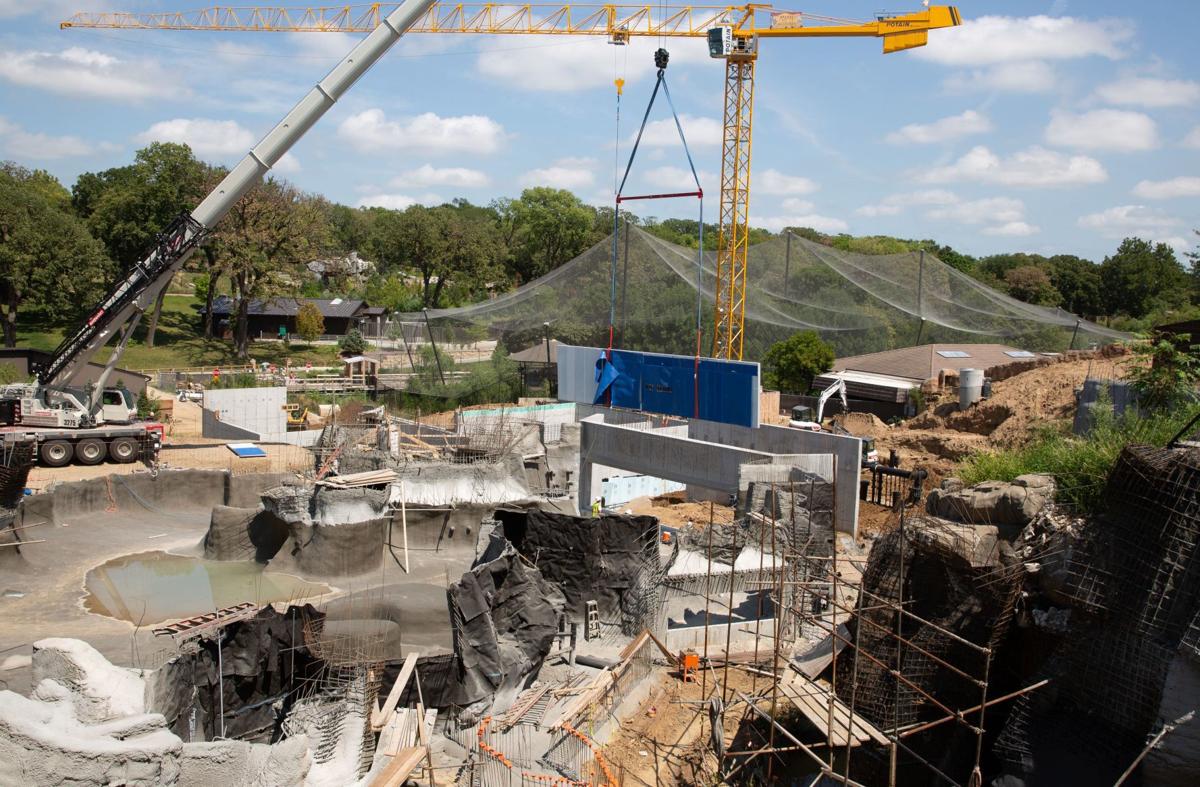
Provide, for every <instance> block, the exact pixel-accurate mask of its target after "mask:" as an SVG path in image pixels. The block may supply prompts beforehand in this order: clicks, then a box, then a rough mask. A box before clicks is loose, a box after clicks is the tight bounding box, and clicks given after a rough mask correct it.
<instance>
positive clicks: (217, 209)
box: [0, 0, 434, 467]
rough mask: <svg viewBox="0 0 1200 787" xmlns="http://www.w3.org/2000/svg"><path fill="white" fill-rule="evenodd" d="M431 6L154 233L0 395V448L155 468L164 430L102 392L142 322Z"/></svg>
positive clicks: (392, 26) (366, 46)
mask: <svg viewBox="0 0 1200 787" xmlns="http://www.w3.org/2000/svg"><path fill="white" fill-rule="evenodd" d="M433 3H434V0H407V1H406V2H404V3H402V4H401V5H400V6H399V7H397V8H396V9H395V10H394V11H392V13H390V14H388V16H387V17H386V18H384V20H383V21H382V23H381V24H379V25H378V26H377V27H376V28H375V29H374V30H373V31H372V32H371V33H369V34H368V35H367V36H366V37H365V38H363V39H362V40H361V41H359V42H358V43H357V44H356V45H355V46H354V47H353V48H352V49H351V50H350V52H349V54H347V55H346V56H345V57H344V58H342V60H341V61H340V62H339V63H338V64H337V65H336V66H334V67H333V70H332V71H330V72H329V73H328V74H327V75H326V76H325V78H324V79H322V80H321V81H320V82H318V83H317V85H316V86H315V87H314V88H313V89H312V90H310V91H309V92H308V94H307V95H305V96H304V98H302V99H301V100H300V102H299V103H297V104H296V106H295V107H293V108H292V110H291V111H290V112H288V114H287V115H286V116H285V117H284V118H283V120H282V121H280V122H279V124H277V125H276V126H275V127H274V128H273V129H271V131H270V132H268V133H267V135H266V136H265V137H263V138H262V140H261V141H259V143H258V144H257V145H255V146H254V147H253V148H252V149H251V150H250V152H249V153H248V154H246V156H245V158H243V159H242V160H241V161H240V162H238V164H237V166H235V167H234V168H233V169H232V170H230V172H229V174H228V175H226V176H225V178H224V179H223V180H222V181H221V182H220V183H219V184H217V187H216V188H215V189H213V190H212V191H211V192H209V194H208V195H207V196H206V197H205V198H204V199H203V200H202V201H201V202H200V204H199V205H197V206H196V208H195V210H193V211H192V212H191V213H188V212H186V211H185V212H184V213H182V214H181V215H179V216H178V217H176V218H175V219H174V221H172V222H171V224H170V225H169V226H168V227H167V228H166V230H164V231H163V232H162V233H160V234H159V236H158V238H157V242H156V245H155V248H154V249H152V250H151V251H150V253H149V255H148V256H147V257H146V258H145V259H144V260H142V261H141V262H140V263H138V264H136V265H134V266H133V268H132V269H131V270H129V272H128V273H126V274H125V275H124V277H123V278H121V279H119V280H118V281H117V283H116V284H115V285H114V286H113V287H112V289H111V290H110V291H109V293H108V294H107V295H106V296H105V298H104V300H102V301H101V302H100V303H99V304H98V305H97V306H96V308H94V309H93V310H92V311H91V313H90V315H89V316H88V318H87V319H86V320H85V321H84V322H83V324H82V325H80V326H79V327H78V328H77V329H75V331H74V332H73V333H71V334H69V335H68V336H67V337H66V338H65V339H64V340H63V342H62V343H61V344H60V345H59V346H58V348H57V349H55V351H54V353H53V355H51V357H50V360H48V361H45V362H36V363H34V364H33V367H32V369H31V371H32V372H33V374H34V376H35V377H36V382H35V383H31V384H21V385H11V386H7V387H5V388H3V389H0V448H7V447H9V446H11V445H15V444H18V443H23V444H29V443H30V442H32V443H33V447H34V449H35V450H34V451H33V452H32V454H33V456H34V457H36V459H37V460H39V461H40V462H41V463H42V464H45V465H49V466H53V467H60V466H62V465H66V464H69V463H70V462H71V461H72V460H77V461H79V462H81V463H83V464H98V463H100V462H103V461H104V460H105V459H106V458H107V459H109V460H111V461H114V462H132V461H134V460H136V459H138V458H141V459H143V460H145V461H147V462H153V461H154V460H155V459H156V458H157V456H158V451H159V448H160V446H161V443H162V425H161V424H144V423H143V424H139V423H136V422H134V418H133V415H132V413H131V408H130V407H129V404H130V402H129V400H128V399H127V398H126V395H125V393H122V392H121V391H120V390H119V389H115V388H106V387H105V386H106V384H107V383H108V379H109V377H110V376H111V375H112V371H113V369H114V368H116V365H117V362H118V361H119V360H120V358H121V356H122V354H124V352H125V348H126V347H127V346H128V344H129V340H130V338H131V337H132V336H133V332H134V330H135V329H136V328H137V325H138V323H139V321H140V320H141V317H142V314H143V313H144V312H145V311H146V309H148V308H150V307H151V306H152V305H153V304H154V302H155V300H157V298H158V294H159V293H160V292H161V291H162V289H163V288H164V287H166V286H167V283H168V282H170V280H171V277H173V276H174V275H175V273H176V272H178V271H179V269H180V268H182V267H183V264H184V263H185V262H187V260H188V258H189V257H190V256H191V255H192V253H193V252H194V251H195V250H196V249H197V248H198V247H199V246H200V245H202V244H203V242H204V240H205V237H206V236H207V234H208V233H209V232H210V231H211V230H212V229H213V228H214V227H215V226H216V225H217V223H218V222H219V221H220V220H221V219H222V218H224V217H225V214H226V213H228V212H229V210H230V209H231V208H232V207H233V206H234V205H235V204H236V203H237V201H238V200H239V199H241V198H242V197H243V196H244V195H245V194H246V192H247V191H249V190H250V189H251V188H253V187H254V186H255V185H256V184H257V183H258V182H259V181H260V180H262V178H263V176H264V175H266V173H267V172H268V171H269V170H270V169H271V167H273V166H275V164H276V163H277V162H278V161H279V159H281V158H282V157H283V155H284V154H285V153H287V152H288V150H289V149H291V147H292V146H293V145H295V144H296V142H297V141H299V139H300V138H301V137H303V136H304V134H305V133H306V132H307V131H308V130H309V129H310V128H311V127H312V126H313V124H314V123H316V122H317V121H318V120H319V119H320V118H321V116H322V115H324V114H325V113H326V112H327V111H328V110H329V108H330V107H332V106H333V105H334V104H335V103H336V102H337V100H338V99H339V98H341V96H342V95H343V94H344V93H345V92H346V91H347V90H349V89H350V88H351V87H352V86H353V85H354V83H355V82H356V81H358V78H359V77H361V76H362V75H363V74H365V73H366V72H367V70H368V69H370V68H371V66H373V65H374V64H375V63H376V62H377V61H378V60H379V59H380V58H381V57H383V55H384V54H385V53H386V52H387V51H388V50H389V49H391V47H392V45H393V44H395V43H396V41H398V40H399V39H400V37H401V36H402V35H404V33H405V32H406V31H407V30H408V29H409V28H410V27H411V26H412V25H413V24H414V23H416V22H417V21H418V20H419V19H421V17H423V16H424V15H425V13H426V12H427V11H428V10H429V7H430V6H432V5H433ZM114 336H116V337H117V344H116V346H115V347H114V348H113V351H112V355H111V356H110V357H109V359H108V361H107V363H106V364H105V366H104V369H103V371H102V372H101V373H100V376H99V378H98V379H97V380H96V382H95V384H94V385H91V386H87V387H84V386H83V384H82V382H81V379H80V378H81V377H82V375H83V371H84V370H85V369H86V368H87V366H88V363H89V361H90V360H91V359H92V357H93V356H94V355H95V354H96V352H97V351H98V350H99V349H100V348H101V347H103V346H104V345H105V344H107V343H108V341H109V340H110V339H112V338H113V337H114ZM5 453H7V452H5Z"/></svg>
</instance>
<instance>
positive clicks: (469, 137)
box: [338, 108, 505, 153]
mask: <svg viewBox="0 0 1200 787" xmlns="http://www.w3.org/2000/svg"><path fill="white" fill-rule="evenodd" d="M338 135H339V136H340V137H342V138H343V139H345V140H346V141H348V142H349V143H350V144H351V145H353V146H354V147H356V148H358V149H359V150H361V151H363V152H368V153H378V152H380V151H386V150H427V151H431V152H437V153H446V152H454V151H461V152H467V153H495V152H496V151H497V150H499V149H500V147H501V145H503V144H504V138H505V133H504V127H503V126H501V125H500V124H499V123H497V122H496V121H494V120H492V119H491V118H490V117H487V116H486V115H461V116H459V117H446V118H444V117H440V116H438V115H436V114H434V113H433V112H425V113H423V114H420V115H417V116H416V117H411V118H408V119H406V120H403V121H397V120H388V119H387V117H386V116H385V115H384V113H383V110H382V109H377V108H375V109H367V110H364V111H362V112H359V113H357V114H354V115H351V116H350V117H348V118H346V119H345V120H343V121H342V124H341V125H340V126H338Z"/></svg>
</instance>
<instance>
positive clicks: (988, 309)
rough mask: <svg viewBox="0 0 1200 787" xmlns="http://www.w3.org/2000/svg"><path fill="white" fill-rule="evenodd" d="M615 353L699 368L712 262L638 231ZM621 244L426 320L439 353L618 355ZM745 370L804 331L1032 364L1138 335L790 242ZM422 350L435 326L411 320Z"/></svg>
mask: <svg viewBox="0 0 1200 787" xmlns="http://www.w3.org/2000/svg"><path fill="white" fill-rule="evenodd" d="M617 247H618V249H619V254H618V261H617V262H618V270H617V287H616V289H617V293H616V318H615V328H616V338H615V341H614V346H615V347H621V348H629V349H637V350H645V351H651V352H666V353H677V354H681V355H692V354H694V352H695V346H696V337H695V322H696V317H695V309H696V287H697V279H699V282H700V285H699V286H700V288H701V290H702V294H703V307H702V308H703V312H704V313H703V315H702V319H701V325H702V326H703V328H704V331H705V333H706V335H705V336H704V337H703V341H702V343H701V346H702V347H705V348H707V347H709V346H710V345H711V340H712V337H711V330H712V303H713V297H712V288H713V283H714V278H715V274H714V254H713V253H705V255H703V270H702V271H701V275H700V276H699V277H697V275H696V265H697V253H696V250H695V249H690V248H686V247H683V246H677V245H675V244H672V243H668V242H666V241H664V240H661V239H659V238H657V237H655V236H653V235H650V234H649V233H647V232H645V231H644V230H641V229H639V228H637V227H630V228H629V230H628V231H627V232H622V233H621V234H620V236H619V237H618V238H617ZM612 248H613V238H612V237H611V236H610V237H609V238H607V239H605V240H603V241H601V242H599V243H597V244H596V245H595V246H593V247H592V248H590V249H588V250H587V251H585V252H584V253H583V254H580V255H579V256H578V257H576V258H575V259H573V260H571V261H570V262H568V263H566V264H564V265H562V266H561V267H559V268H557V269H555V270H553V271H551V272H550V273H548V274H546V275H545V276H542V277H541V278H539V279H537V280H535V281H532V282H529V283H528V284H525V285H523V286H521V287H518V288H517V289H515V290H513V291H511V292H508V293H504V294H503V295H500V296H498V297H496V298H493V299H491V300H488V301H484V302H482V303H477V304H473V305H470V306H463V307H459V308H453V309H436V310H430V311H429V313H428V320H429V323H428V325H429V327H431V328H432V331H433V335H434V337H435V339H436V340H437V341H438V342H442V341H448V342H456V341H462V340H463V339H464V338H466V337H475V338H482V337H483V336H484V335H486V336H489V337H491V338H495V339H498V340H499V341H500V342H501V343H502V344H503V345H504V346H505V347H507V348H508V349H509V350H513V351H515V350H519V349H523V348H525V347H528V346H532V345H534V344H537V343H539V342H541V341H544V339H545V338H546V334H547V328H546V326H545V324H546V323H549V329H548V331H549V334H550V335H551V336H552V337H553V338H555V339H558V340H560V341H562V342H565V343H568V344H582V345H590V346H593V347H604V346H606V345H607V341H608V325H609V305H610V271H611V262H612V260H611V250H612ZM748 268H749V284H748V296H747V306H746V336H747V338H746V349H745V357H746V359H747V360H756V359H759V358H761V357H762V355H763V354H764V353H765V352H766V350H767V349H768V348H769V347H770V346H771V345H772V344H773V343H774V342H777V341H779V340H781V339H784V338H786V337H787V336H789V335H791V334H792V333H794V332H796V331H803V330H814V331H816V332H817V333H819V334H820V335H821V337H822V338H823V339H825V340H826V341H828V342H830V343H831V344H832V345H833V346H834V348H835V350H836V351H837V353H838V355H842V356H845V355H856V354H859V353H867V352H877V351H880V350H887V349H894V348H897V347H908V346H912V345H915V344H920V343H929V342H950V343H953V342H964V343H966V342H1001V343H1005V344H1011V345H1014V346H1016V347H1019V348H1021V349H1026V350H1031V351H1062V350H1067V349H1070V348H1074V349H1083V348H1086V347H1088V346H1090V345H1092V344H1108V343H1111V342H1113V341H1117V340H1121V339H1125V338H1128V334H1124V333H1121V332H1119V331H1114V330H1111V329H1109V328H1105V327H1103V326H1101V325H1097V324H1095V323H1092V322H1089V321H1087V320H1083V319H1081V318H1078V317H1076V316H1075V315H1073V314H1070V313H1068V312H1065V311H1062V310H1060V309H1053V308H1047V307H1043V306H1034V305H1032V304H1028V303H1024V302H1022V301H1019V300H1017V299H1015V298H1012V297H1010V296H1008V295H1005V294H1003V293H1000V292H997V291H996V290H993V289H992V288H990V287H988V286H986V285H985V284H983V283H981V282H979V281H976V280H975V279H973V278H971V277H970V276H968V275H966V274H965V273H962V272H961V271H958V270H956V269H954V268H952V267H950V266H949V265H946V264H945V263H943V262H942V261H940V260H938V259H937V258H936V257H934V256H933V255H932V254H929V253H925V254H921V253H919V252H909V253H904V254H887V255H867V254H859V253H855V252H847V251H842V250H839V249H835V248H831V247H828V246H824V245H821V244H819V243H815V242H813V241H809V240H807V239H804V238H801V237H799V236H796V235H793V234H790V233H784V234H782V235H780V236H778V237H776V238H772V239H771V240H769V241H766V242H764V243H760V244H757V245H755V246H753V247H751V249H750V254H749V263H748ZM399 319H400V321H401V322H402V323H411V324H412V325H411V330H410V331H408V332H407V333H409V334H410V336H412V337H413V338H417V340H418V341H421V339H420V338H419V337H421V336H424V335H425V334H426V333H427V330H428V329H427V326H426V322H425V319H426V318H425V315H424V314H422V313H420V312H416V313H409V314H401V315H399Z"/></svg>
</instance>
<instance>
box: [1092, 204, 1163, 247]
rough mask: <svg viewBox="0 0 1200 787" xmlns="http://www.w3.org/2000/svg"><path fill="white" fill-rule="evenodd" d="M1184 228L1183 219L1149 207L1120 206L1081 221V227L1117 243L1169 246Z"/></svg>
mask: <svg viewBox="0 0 1200 787" xmlns="http://www.w3.org/2000/svg"><path fill="white" fill-rule="evenodd" d="M1182 225H1183V221H1182V220H1181V219H1178V218H1176V217H1174V216H1170V215H1168V214H1166V213H1163V212H1162V211H1158V210H1152V209H1150V208H1147V207H1146V206H1145V205H1119V206H1117V207H1115V208H1109V209H1108V210H1103V211H1100V212H1099V213H1089V214H1088V215H1086V216H1081V217H1080V218H1079V226H1080V227H1083V228H1084V229H1089V230H1096V231H1097V232H1098V233H1099V234H1100V235H1101V237H1104V238H1113V239H1119V238H1128V237H1131V236H1137V237H1140V238H1146V239H1149V240H1153V241H1164V242H1169V241H1170V240H1172V239H1174V238H1176V237H1177V236H1172V235H1171V233H1173V232H1176V231H1177V228H1178V227H1180V226H1182ZM1172 245H1174V244H1172Z"/></svg>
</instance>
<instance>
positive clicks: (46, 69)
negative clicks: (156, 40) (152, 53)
mask: <svg viewBox="0 0 1200 787" xmlns="http://www.w3.org/2000/svg"><path fill="white" fill-rule="evenodd" d="M0 79H5V80H7V81H9V82H12V83H13V84H16V85H20V86H22V87H29V88H34V89H37V90H45V91H49V92H51V93H58V94H61V95H67V96H80V97H84V98H96V99H104V100H108V101H130V102H138V101H143V100H146V99H149V98H157V97H163V96H170V97H172V98H176V99H178V98H183V97H186V96H187V95H189V94H190V91H189V90H188V89H187V88H186V87H181V86H180V85H179V80H178V79H175V78H171V77H168V76H167V75H166V74H164V73H163V70H162V68H160V67H159V65H158V64H157V63H155V62H154V61H152V60H139V61H130V60H120V59H118V58H115V57H113V56H111V55H107V54H105V53H103V52H97V51H95V50H91V49H82V48H80V47H71V48H69V49H64V50H63V51H61V52H39V51H34V50H26V51H8V52H0Z"/></svg>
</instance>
